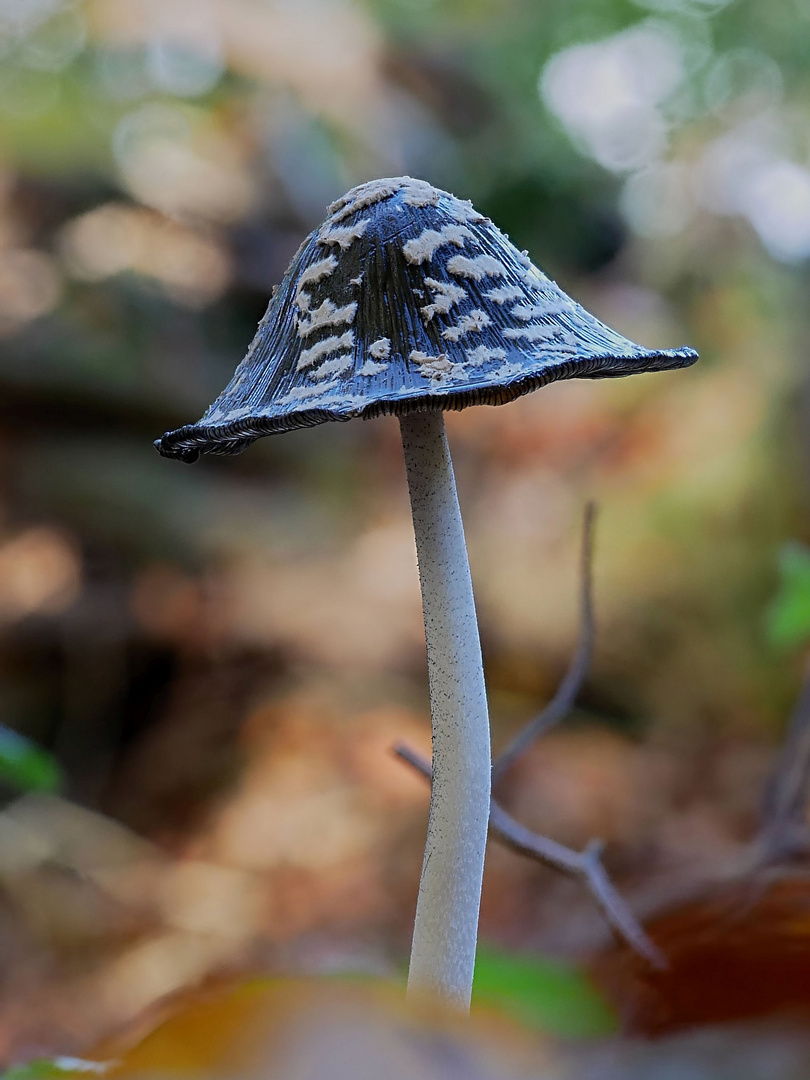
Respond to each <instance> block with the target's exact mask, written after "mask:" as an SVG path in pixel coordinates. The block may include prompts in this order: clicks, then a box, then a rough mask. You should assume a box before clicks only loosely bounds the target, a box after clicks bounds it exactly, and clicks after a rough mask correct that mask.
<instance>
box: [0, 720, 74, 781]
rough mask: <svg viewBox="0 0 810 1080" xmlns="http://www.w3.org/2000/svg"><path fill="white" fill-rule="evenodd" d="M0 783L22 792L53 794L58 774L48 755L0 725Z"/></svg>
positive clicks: (59, 778) (54, 763)
mask: <svg viewBox="0 0 810 1080" xmlns="http://www.w3.org/2000/svg"><path fill="white" fill-rule="evenodd" d="M0 779H3V780H8V781H10V782H11V783H12V784H14V785H15V786H16V787H19V788H23V789H24V790H25V791H56V789H57V788H58V787H59V785H60V782H61V773H60V771H59V766H58V765H57V764H56V762H55V761H54V759H53V758H52V757H51V755H50V754H48V753H47V752H46V751H45V750H42V749H41V748H40V747H39V746H37V745H36V743H33V742H31V740H30V739H26V738H23V736H22V735H18V734H17V732H16V731H12V730H11V728H7V727H3V725H2V724H0Z"/></svg>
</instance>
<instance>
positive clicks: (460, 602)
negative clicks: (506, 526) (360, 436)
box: [400, 410, 491, 1012]
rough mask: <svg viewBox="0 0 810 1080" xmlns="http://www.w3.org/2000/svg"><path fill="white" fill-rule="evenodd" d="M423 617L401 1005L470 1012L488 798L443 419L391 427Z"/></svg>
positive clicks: (468, 593)
mask: <svg viewBox="0 0 810 1080" xmlns="http://www.w3.org/2000/svg"><path fill="white" fill-rule="evenodd" d="M400 426H401V431H402V447H403V450H404V453H405V466H406V469H407V473H408V489H409V491H410V496H411V511H412V514H413V528H414V534H415V537H416V554H417V559H418V563H419V580H420V583H421V586H422V609H423V612H424V617H425V639H426V643H427V658H428V679H429V684H430V711H431V718H432V722H433V787H432V790H431V796H430V817H429V821H428V831H427V841H426V844H425V857H424V862H423V863H422V878H421V881H420V884H419V899H418V901H417V905H416V922H415V925H414V933H413V946H412V949H411V965H410V973H409V977H408V994H409V996H417V995H418V996H422V995H425V994H430V995H433V996H434V997H436V996H438V997H440V998H441V999H444V1000H445V1001H447V1002H448V1003H449V1004H451V1005H452V1006H454V1007H456V1008H458V1009H460V1010H463V1011H464V1012H466V1011H468V1010H469V1007H470V996H471V993H472V980H473V968H474V965H475V946H476V939H477V936H478V909H479V906H480V901H481V879H482V876H483V871H484V849H485V847H486V840H487V823H488V820H489V798H490V774H491V757H490V740H489V715H488V711H487V698H486V687H485V685H484V671H483V665H482V662H481V644H480V641H479V637H478V621H477V619H476V615H475V602H474V600H473V591H472V580H471V578H470V566H469V562H468V561H467V548H466V545H465V543H464V527H463V525H462V523H461V512H460V510H459V505H458V495H457V494H456V483H455V478H454V476H453V464H452V462H451V460H450V451H449V448H448V446H447V436H446V434H445V430H444V418H443V416H442V413H441V412H440V411H439V410H435V411H428V412H420V413H412V414H410V415H408V416H403V417H401V419H400Z"/></svg>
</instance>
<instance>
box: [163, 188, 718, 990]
mask: <svg viewBox="0 0 810 1080" xmlns="http://www.w3.org/2000/svg"><path fill="white" fill-rule="evenodd" d="M696 359H697V354H696V353H695V352H694V351H693V350H691V349H687V348H682V349H677V350H647V349H643V348H641V347H640V346H638V345H635V344H633V343H632V342H631V341H628V340H627V339H626V338H624V337H621V336H620V335H619V334H617V333H616V332H615V331H614V330H611V329H610V328H609V327H608V326H606V325H604V324H603V323H601V322H599V321H598V320H597V319H595V318H594V317H593V316H592V315H590V314H588V312H586V311H585V310H584V309H583V308H581V307H580V306H579V305H578V304H576V303H575V302H574V301H573V300H571V299H570V298H569V297H568V296H567V295H566V294H565V293H564V292H563V291H562V290H561V289H560V288H558V286H557V285H556V284H555V283H554V282H553V281H551V280H550V279H549V278H548V277H546V275H545V274H543V273H542V271H540V270H538V269H537V267H536V266H535V265H534V264H533V263H532V262H531V260H530V259H529V257H528V255H527V254H526V252H523V253H521V252H519V251H518V250H517V249H516V248H515V247H514V246H513V244H512V243H510V241H509V240H508V238H507V237H506V236H505V235H504V234H503V233H502V232H500V231H499V230H498V229H497V228H496V227H495V226H494V225H493V223H492V222H491V221H490V220H489V219H488V218H485V217H484V216H483V215H482V214H479V213H478V212H477V211H476V210H475V209H474V208H473V206H472V204H471V203H469V202H465V201H462V200H460V199H457V198H456V197H455V196H453V195H450V194H449V193H448V192H445V191H440V190H439V189H437V188H435V187H432V186H431V185H430V184H428V183H426V182H425V181H423V180H415V179H412V178H411V177H408V176H401V177H394V178H391V179H384V180H373V181H371V182H370V183H366V184H362V185H360V186H359V187H356V188H354V189H352V190H351V191H350V192H348V194H346V195H344V196H343V198H341V199H338V201H337V202H335V203H333V204H332V205H331V206H330V207H329V210H328V216H327V218H326V220H325V221H324V223H323V224H322V225H321V226H320V228H318V229H316V230H315V231H314V232H312V233H311V234H310V235H309V236H308V237H307V238H306V240H305V241H304V242H303V244H302V245H301V247H300V248H299V250H298V252H297V253H296V254H295V256H294V257H293V260H292V263H291V264H290V267H289V269H288V270H287V273H286V274H285V276H284V279H283V280H282V282H281V284H280V286H279V288H278V291H277V292H276V293H275V294H274V296H273V299H272V300H271V301H270V305H269V307H268V309H267V312H266V314H265V315H264V317H263V318H262V320H261V322H260V323H259V328H258V331H257V333H256V336H255V337H254V339H253V342H252V344H251V345H250V348H249V349H248V353H247V355H246V356H245V358H244V360H243V361H242V362H241V364H240V365H239V366H238V368H237V369H236V372H235V374H234V377H233V378H232V380H231V382H230V383H229V384H228V386H227V387H226V388H225V390H224V391H223V392H222V394H220V396H219V397H218V398H217V400H216V401H215V402H214V403H213V405H212V406H211V407H210V409H209V410H208V411H207V412H206V414H205V415H204V416H203V418H202V419H201V420H200V421H199V422H198V423H196V424H191V425H188V426H186V427H182V428H179V429H178V430H176V431H171V432H168V433H167V434H165V435H164V436H163V438H161V439H159V440H158V441H157V443H156V446H157V449H158V450H159V451H160V453H161V454H163V455H165V456H166V457H175V458H180V459H182V460H184V461H194V460H195V459H196V458H197V457H198V455H199V454H200V453H212V454H234V453H238V452H239V451H241V450H244V449H245V447H247V446H249V445H250V443H252V442H253V441H254V440H255V439H257V438H260V437H261V436H262V435H270V434H274V433H278V432H284V431H289V430H291V429H293V428H299V427H308V426H311V425H314V424H320V423H323V422H324V421H327V420H350V419H352V418H354V417H363V418H370V417H375V416H380V415H383V414H393V415H396V416H398V417H399V422H400V426H401V431H402V445H403V450H404V454H405V464H406V470H407V476H408V487H409V491H410V499H411V508H412V513H413V524H414V533H415V537H416V550H417V557H418V564H419V578H420V583H421V588H422V603H423V610H424V620H425V637H426V643H427V656H428V675H429V688H430V708H431V717H432V724H433V787H432V794H431V800H430V815H429V822H428V832H427V842H426V847H425V855H424V862H423V865H422V876H421V881H420V886H419V897H418V901H417V908H416V920H415V927H414V935H413V946H412V952H411V963H410V972H409V981H408V987H409V993H410V994H416V995H424V994H433V995H435V996H438V997H439V998H441V999H443V1000H445V1001H447V1002H449V1003H450V1004H452V1005H453V1006H455V1007H456V1008H458V1009H460V1010H462V1011H464V1010H466V1009H468V1008H469V1001H470V994H471V988H472V976H473V965H474V960H475V947H476V938H477V931H478V909H479V903H480V894H481V879H482V874H483V865H484V848H485V844H486V838H487V822H488V818H489V803H490V772H491V765H490V761H491V758H490V737H489V718H488V713H487V700H486V690H485V685H484V674H483V668H482V663H481V646H480V643H479V637H478V624H477V620H476V614H475V606H474V601H473V592H472V583H471V579H470V570H469V564H468V561H467V552H466V547H465V543H464V531H463V527H462V522H461V514H460V511H459V505H458V497H457V494H456V486H455V481H454V479H453V467H452V463H451V461H450V453H449V450H448V445H447V439H446V436H445V429H444V420H443V416H442V413H443V410H445V409H463V408H466V407H467V406H468V405H477V404H486V405H502V404H504V403H505V402H508V401H511V400H512V399H513V398H516V397H519V396H520V395H521V394H525V393H528V392H529V391H530V390H535V389H537V388H538V387H540V386H545V385H546V383H550V382H553V381H555V380H557V379H566V378H601V377H603V376H611V377H614V376H621V375H631V374H634V373H636V372H646V371H662V370H666V369H670V368H680V367H685V366H687V365H689V364H691V363H693V362H694V361H695V360H696Z"/></svg>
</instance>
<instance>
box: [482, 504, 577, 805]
mask: <svg viewBox="0 0 810 1080" xmlns="http://www.w3.org/2000/svg"><path fill="white" fill-rule="evenodd" d="M596 513H597V506H596V503H595V502H592V501H591V502H588V503H587V504H586V506H585V514H584V517H583V521H582V549H581V555H580V581H581V586H580V589H581V592H580V634H579V644H578V646H577V651H576V652H575V653H574V658H573V660H572V661H571V666H570V667H569V668H568V671H567V672H566V673H565V677H564V678H563V681H562V682H561V683H560V685H559V687H558V688H557V693H556V694H555V695H554V697H553V698H552V699H551V701H550V702H549V703H548V705H546V707H545V708H544V709H543V710H542V712H540V713H538V715H537V716H536V717H535V718H534V720H530V721H529V723H528V724H527V725H526V726H525V727H524V728H523V729H522V730H521V731H519V732H518V734H517V735H516V736H515V738H514V739H513V740H512V741H511V743H509V745H508V746H507V747H506V749H505V750H503V751H502V752H501V753H500V754H499V755H498V756H497V757H496V758H495V760H494V761H493V763H492V782H493V784H495V783H497V781H498V780H500V778H501V777H502V776H503V774H504V773H505V772H506V771H507V770H508V769H509V768H511V766H512V765H513V764H514V763H515V761H516V760H517V759H518V758H519V757H520V755H521V754H522V753H523V752H524V751H525V750H526V749H527V748H528V747H529V746H530V745H531V744H532V743H533V742H534V740H535V739H537V738H539V736H541V735H543V734H545V732H546V731H548V730H549V728H552V727H554V725H555V724H558V723H559V722H560V721H561V720H564V719H565V717H566V716H567V715H568V713H569V712H570V711H571V708H572V706H573V704H574V702H575V700H576V698H577V695H578V694H579V691H580V690H581V688H582V684H583V682H584V681H585V676H586V674H587V673H588V667H589V666H590V663H591V656H592V655H593V643H594V636H595V630H594V618H593V539H594V526H595V523H596Z"/></svg>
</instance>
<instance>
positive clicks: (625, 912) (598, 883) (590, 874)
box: [394, 743, 667, 970]
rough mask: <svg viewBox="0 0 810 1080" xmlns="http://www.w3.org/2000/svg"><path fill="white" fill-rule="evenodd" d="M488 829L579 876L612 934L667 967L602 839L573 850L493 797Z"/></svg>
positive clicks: (407, 757)
mask: <svg viewBox="0 0 810 1080" xmlns="http://www.w3.org/2000/svg"><path fill="white" fill-rule="evenodd" d="M394 753H395V754H396V755H397V757H399V758H401V759H402V760H403V761H405V762H407V763H408V765H410V766H411V767H412V768H413V769H415V770H416V771H417V772H418V773H421V775H422V776H424V777H425V779H426V780H428V781H430V780H431V779H432V778H433V770H432V769H431V766H430V762H428V761H426V760H425V759H424V758H423V757H422V756H421V754H417V753H416V751H414V750H412V749H411V748H410V747H409V746H405V745H403V744H402V743H400V744H398V745H397V746H395V747H394ZM489 828H490V831H491V832H492V835H493V836H496V837H497V838H498V839H499V840H500V841H501V842H502V843H504V844H506V846H507V847H510V848H511V849H512V850H513V851H516V852H518V853H519V854H520V855H528V856H529V858H531V859H536V860H537V861H538V862H541V863H543V864H544V865H545V866H550V867H551V868H552V869H554V870H561V871H562V872H563V873H565V874H571V875H572V876H574V877H579V878H582V880H583V881H584V882H585V885H586V886H587V888H588V890H589V892H590V893H591V895H592V896H593V898H594V900H595V901H596V903H597V904H598V905H599V908H600V910H601V912H602V914H603V915H604V917H605V919H606V920H607V922H608V924H609V925H610V926H611V927H612V929H613V930H614V931H615V933H616V934H618V936H619V937H621V938H623V939H624V941H626V942H627V944H628V945H629V946H630V947H631V948H632V949H634V950H635V951H636V952H637V953H639V955H641V956H643V957H644V958H645V959H646V960H647V961H649V963H650V964H652V966H653V967H655V968H658V969H659V970H662V969H664V968H666V966H667V961H666V957H665V956H664V954H663V953H662V952H661V950H660V949H659V948H658V946H657V945H655V943H654V942H653V941H651V940H650V938H649V937H648V936H647V934H645V932H644V930H643V929H642V927H641V925H640V924H639V922H638V921H637V919H636V917H635V915H633V913H632V911H631V910H630V908H629V907H628V906H627V904H626V903H625V901H624V899H623V898H622V896H621V895H620V893H619V892H618V891H617V889H616V888H615V886H614V885H613V882H612V881H611V880H610V878H609V876H608V873H607V871H606V870H605V867H604V865H603V863H602V857H601V856H602V844H601V841H598V840H592V841H591V842H590V843H589V844H588V845H587V846H586V847H585V849H584V850H583V851H574V849H573V848H569V847H566V846H565V845H564V844H558V843H557V841H556V840H551V839H550V838H549V837H547V836H540V835H539V834H538V833H535V832H532V830H531V829H527V828H526V826H525V825H521V824H520V822H519V821H516V820H515V819H514V818H513V817H512V816H511V814H508V813H507V812H506V810H504V808H503V807H502V806H500V805H499V803H497V802H496V801H495V800H494V799H493V800H492V802H491V804H490V810H489Z"/></svg>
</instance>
